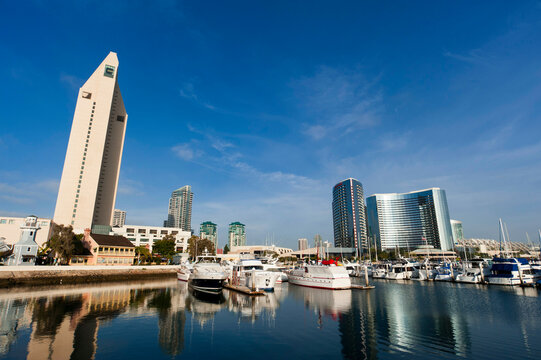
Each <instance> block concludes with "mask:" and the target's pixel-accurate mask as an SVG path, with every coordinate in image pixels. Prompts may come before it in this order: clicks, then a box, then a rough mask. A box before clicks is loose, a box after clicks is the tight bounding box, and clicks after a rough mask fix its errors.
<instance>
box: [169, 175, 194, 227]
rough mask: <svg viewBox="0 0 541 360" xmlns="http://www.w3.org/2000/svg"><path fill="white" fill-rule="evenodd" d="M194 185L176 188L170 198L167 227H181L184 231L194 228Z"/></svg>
mask: <svg viewBox="0 0 541 360" xmlns="http://www.w3.org/2000/svg"><path fill="white" fill-rule="evenodd" d="M192 201H193V193H192V187H191V186H190V185H186V186H183V187H181V188H180V189H176V190H175V191H173V193H172V194H171V199H169V214H168V216H167V227H174V228H181V229H182V230H184V231H190V230H191V229H192Z"/></svg>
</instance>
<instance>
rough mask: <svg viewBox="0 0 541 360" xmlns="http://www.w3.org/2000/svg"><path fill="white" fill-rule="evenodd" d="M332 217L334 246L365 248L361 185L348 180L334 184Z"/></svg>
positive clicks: (360, 250) (364, 222)
mask: <svg viewBox="0 0 541 360" xmlns="http://www.w3.org/2000/svg"><path fill="white" fill-rule="evenodd" d="M332 216H333V227H334V246H336V247H349V248H357V249H359V252H360V253H362V249H363V248H364V247H366V245H367V242H366V217H365V206H364V194H363V185H362V184H361V183H360V182H359V181H358V180H356V179H353V178H349V179H346V180H344V181H342V182H339V183H338V184H336V185H335V186H334V188H333V190H332Z"/></svg>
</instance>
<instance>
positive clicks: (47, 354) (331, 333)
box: [0, 278, 541, 359]
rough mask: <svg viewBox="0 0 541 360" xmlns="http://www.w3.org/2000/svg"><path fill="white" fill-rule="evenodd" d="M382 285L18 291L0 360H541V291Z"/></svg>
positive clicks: (9, 293)
mask: <svg viewBox="0 0 541 360" xmlns="http://www.w3.org/2000/svg"><path fill="white" fill-rule="evenodd" d="M362 282H363V279H362V278H360V279H354V283H355V284H359V283H362ZM374 283H375V285H376V287H375V288H374V289H372V290H370V291H355V290H340V291H332V290H325V289H314V288H310V287H304V286H295V285H293V284H288V283H283V284H280V285H278V286H276V288H275V290H274V292H264V293H263V294H262V295H260V296H256V297H253V296H247V295H244V294H243V293H240V292H237V291H230V290H229V289H227V288H225V289H224V290H223V293H222V294H220V295H219V296H214V295H213V296H207V294H204V293H199V292H195V291H192V290H190V287H189V286H188V284H187V283H186V282H182V281H178V280H177V279H170V280H159V281H158V280H154V281H144V282H131V283H130V282H127V283H120V284H119V283H102V284H95V285H65V286H62V287H59V286H57V287H52V288H51V287H47V288H39V287H32V288H10V289H6V290H5V291H3V292H2V293H0V319H1V320H2V321H1V323H0V325H1V330H2V333H1V337H0V339H1V344H2V346H1V347H0V358H2V359H13V358H27V359H37V358H69V357H72V358H77V359H92V358H95V359H103V358H126V357H131V358H155V359H161V358H163V359H171V358H196V357H197V358H212V357H215V358H224V359H238V358H239V357H244V356H251V354H253V353H254V352H258V358H261V359H274V358H277V357H284V354H287V356H286V357H290V358H310V359H322V358H326V359H328V358H333V359H335V358H344V359H388V358H404V357H406V358H412V357H415V358H417V359H431V358H464V357H467V358H479V359H491V358H494V357H495V356H498V357H499V358H513V357H515V355H516V354H520V357H521V358H524V359H537V358H539V356H540V354H541V310H540V309H541V297H540V296H539V295H540V292H539V290H537V289H535V288H531V287H528V288H523V287H506V286H480V285H475V284H459V283H453V282H441V283H438V282H423V281H400V280H398V281H396V280H395V281H389V280H379V279H375V280H374ZM496 315H497V316H496ZM83 334H84V336H85V337H82V335H83ZM262 348H264V349H265V351H261V349H262Z"/></svg>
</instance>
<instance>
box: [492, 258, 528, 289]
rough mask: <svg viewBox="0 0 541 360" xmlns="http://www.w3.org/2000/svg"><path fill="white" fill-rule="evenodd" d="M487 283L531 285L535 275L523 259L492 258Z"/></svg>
mask: <svg viewBox="0 0 541 360" xmlns="http://www.w3.org/2000/svg"><path fill="white" fill-rule="evenodd" d="M490 272H491V274H490V275H488V276H487V282H488V283H489V284H491V285H492V284H494V285H533V284H534V279H535V274H534V271H533V270H532V267H531V266H530V264H529V263H528V260H526V259H524V258H510V259H502V258H494V259H493V260H492V268H491V270H490Z"/></svg>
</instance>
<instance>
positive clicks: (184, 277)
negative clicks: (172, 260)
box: [177, 262, 193, 282]
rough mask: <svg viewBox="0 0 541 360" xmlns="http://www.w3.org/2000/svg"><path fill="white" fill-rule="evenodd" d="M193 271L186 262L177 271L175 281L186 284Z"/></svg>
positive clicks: (191, 265) (191, 266) (190, 265)
mask: <svg viewBox="0 0 541 360" xmlns="http://www.w3.org/2000/svg"><path fill="white" fill-rule="evenodd" d="M192 271H193V264H190V263H189V262H186V263H184V264H182V265H181V266H180V268H179V269H178V270H177V279H179V280H180V281H185V282H188V280H190V275H191V274H192Z"/></svg>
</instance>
